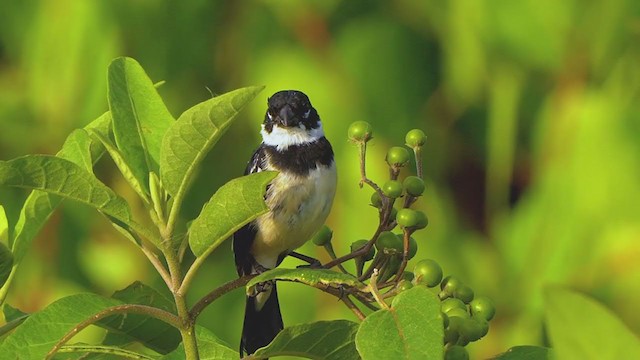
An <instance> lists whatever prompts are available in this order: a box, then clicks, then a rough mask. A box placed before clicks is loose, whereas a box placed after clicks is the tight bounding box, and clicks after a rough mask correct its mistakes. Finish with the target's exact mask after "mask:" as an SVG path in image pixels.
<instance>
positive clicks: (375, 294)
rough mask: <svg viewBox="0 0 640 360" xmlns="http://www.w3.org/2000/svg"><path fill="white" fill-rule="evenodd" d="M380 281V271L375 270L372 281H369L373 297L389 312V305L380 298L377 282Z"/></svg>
mask: <svg viewBox="0 0 640 360" xmlns="http://www.w3.org/2000/svg"><path fill="white" fill-rule="evenodd" d="M377 281H378V269H374V270H373V274H371V280H370V281H369V288H370V289H371V295H373V297H374V299H376V301H377V302H378V304H380V306H382V307H383V308H385V309H387V310H389V305H388V304H387V303H386V302H385V301H384V299H382V297H381V296H380V292H379V291H378V288H377V284H376V282H377Z"/></svg>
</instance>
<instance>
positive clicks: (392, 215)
mask: <svg viewBox="0 0 640 360" xmlns="http://www.w3.org/2000/svg"><path fill="white" fill-rule="evenodd" d="M396 216H398V209H396V208H391V212H390V213H389V221H395V220H396Z"/></svg>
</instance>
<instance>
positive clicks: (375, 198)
mask: <svg viewBox="0 0 640 360" xmlns="http://www.w3.org/2000/svg"><path fill="white" fill-rule="evenodd" d="M371 205H373V206H374V207H377V208H380V207H381V206H382V199H381V198H380V195H378V192H377V191H374V192H373V194H371Z"/></svg>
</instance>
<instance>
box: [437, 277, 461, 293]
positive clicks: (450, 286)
mask: <svg viewBox="0 0 640 360" xmlns="http://www.w3.org/2000/svg"><path fill="white" fill-rule="evenodd" d="M462 285H464V284H463V283H462V281H460V279H458V278H457V277H454V276H447V277H446V278H444V279H442V282H441V283H440V290H442V292H443V293H444V294H446V295H449V296H453V293H454V292H455V290H456V289H457V288H459V287H460V286H462Z"/></svg>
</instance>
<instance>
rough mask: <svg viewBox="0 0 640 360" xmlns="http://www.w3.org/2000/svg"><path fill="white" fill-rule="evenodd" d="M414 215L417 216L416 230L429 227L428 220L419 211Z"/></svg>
mask: <svg viewBox="0 0 640 360" xmlns="http://www.w3.org/2000/svg"><path fill="white" fill-rule="evenodd" d="M416 213H417V215H418V222H417V223H416V229H424V228H426V227H427V225H429V219H428V218H427V215H426V214H425V213H424V212H423V211H420V210H416Z"/></svg>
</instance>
